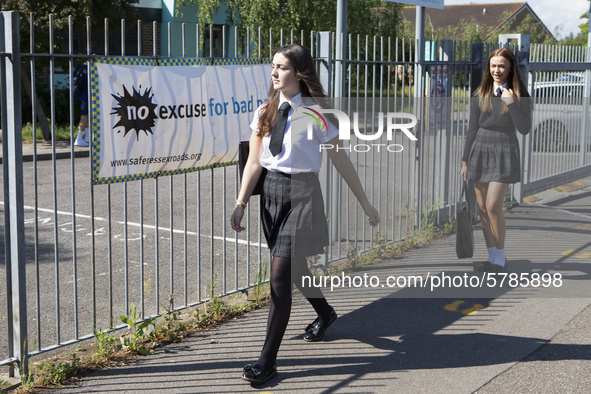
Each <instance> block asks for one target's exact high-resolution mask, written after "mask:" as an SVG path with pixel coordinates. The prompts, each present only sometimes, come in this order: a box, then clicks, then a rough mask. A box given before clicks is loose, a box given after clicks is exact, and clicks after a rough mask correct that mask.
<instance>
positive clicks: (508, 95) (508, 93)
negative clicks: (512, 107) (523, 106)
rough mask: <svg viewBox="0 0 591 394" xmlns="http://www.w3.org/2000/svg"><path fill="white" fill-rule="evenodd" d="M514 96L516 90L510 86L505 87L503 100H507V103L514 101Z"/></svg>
mask: <svg viewBox="0 0 591 394" xmlns="http://www.w3.org/2000/svg"><path fill="white" fill-rule="evenodd" d="M514 97H515V92H514V91H513V89H509V88H505V89H503V94H502V95H501V98H502V99H503V101H505V103H506V104H511V103H513V101H514Z"/></svg>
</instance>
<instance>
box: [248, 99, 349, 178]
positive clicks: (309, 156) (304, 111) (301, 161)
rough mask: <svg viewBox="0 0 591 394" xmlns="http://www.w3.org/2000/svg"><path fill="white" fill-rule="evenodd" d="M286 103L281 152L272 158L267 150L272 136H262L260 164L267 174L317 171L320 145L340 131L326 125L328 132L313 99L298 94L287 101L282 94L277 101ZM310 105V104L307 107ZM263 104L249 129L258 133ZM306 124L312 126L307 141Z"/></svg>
mask: <svg viewBox="0 0 591 394" xmlns="http://www.w3.org/2000/svg"><path fill="white" fill-rule="evenodd" d="M286 101H287V102H289V104H290V105H291V109H290V110H289V115H288V118H287V124H286V125H285V134H284V136H283V146H282V148H281V152H280V153H279V154H278V155H277V156H275V157H273V155H272V154H271V151H270V150H269V143H270V142H271V135H268V136H264V137H263V156H262V157H261V165H262V166H263V167H265V168H266V169H267V170H269V171H274V172H283V173H286V174H299V173H304V172H320V166H321V165H322V151H321V150H320V144H325V143H327V142H328V141H330V140H331V139H333V138H335V137H337V136H338V135H339V129H338V128H337V127H335V126H334V125H333V124H331V123H329V122H327V124H328V129H326V127H325V126H324V122H322V119H320V118H319V117H318V115H317V114H315V113H314V112H313V111H312V110H311V109H313V110H315V111H317V112H320V113H321V111H322V110H321V109H320V107H319V106H318V105H317V104H316V102H314V100H312V99H302V95H301V93H300V94H298V95H297V96H295V97H293V98H292V99H291V100H287V99H286V98H285V97H284V96H283V94H281V96H280V99H279V107H280V106H281V104H283V103H284V102H286ZM307 104H310V105H307ZM265 106H266V104H263V105H261V106H260V107H258V108H257V110H256V111H255V115H254V119H253V120H252V123H251V124H250V128H251V129H253V130H254V131H257V132H258V130H259V116H260V114H261V113H262V112H264V111H265V108H264V107H265ZM310 115H313V116H314V117H316V118H317V119H319V121H320V123H321V124H322V127H320V126H319V125H318V123H317V122H316V120H315V119H313V118H312V116H310ZM308 124H312V125H313V126H312V129H313V131H314V132H313V133H312V138H311V139H308Z"/></svg>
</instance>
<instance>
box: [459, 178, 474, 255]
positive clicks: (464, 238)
mask: <svg viewBox="0 0 591 394" xmlns="http://www.w3.org/2000/svg"><path fill="white" fill-rule="evenodd" d="M467 193H468V183H467V182H466V181H464V182H463V184H462V197H461V198H460V209H459V210H458V212H457V213H456V254H457V255H458V259H466V258H470V257H472V256H473V255H474V235H473V233H472V232H473V231H472V211H471V210H470V202H469V200H468V194H467Z"/></svg>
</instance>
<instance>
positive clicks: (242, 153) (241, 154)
mask: <svg viewBox="0 0 591 394" xmlns="http://www.w3.org/2000/svg"><path fill="white" fill-rule="evenodd" d="M249 143H250V142H249V141H240V145H239V146H238V167H239V171H240V182H242V173H243V172H244V167H246V162H247V161H248V155H249V153H250V145H249ZM266 175H267V169H266V168H264V167H263V172H261V177H260V178H259V181H258V183H257V185H256V186H255V188H254V190H253V191H252V194H251V196H256V195H257V194H263V182H264V180H265V176H266Z"/></svg>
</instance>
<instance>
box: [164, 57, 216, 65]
mask: <svg viewBox="0 0 591 394" xmlns="http://www.w3.org/2000/svg"><path fill="white" fill-rule="evenodd" d="M211 63H212V61H211V59H202V58H199V59H194V58H168V59H160V60H159V61H158V65H159V66H210V65H211Z"/></svg>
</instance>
